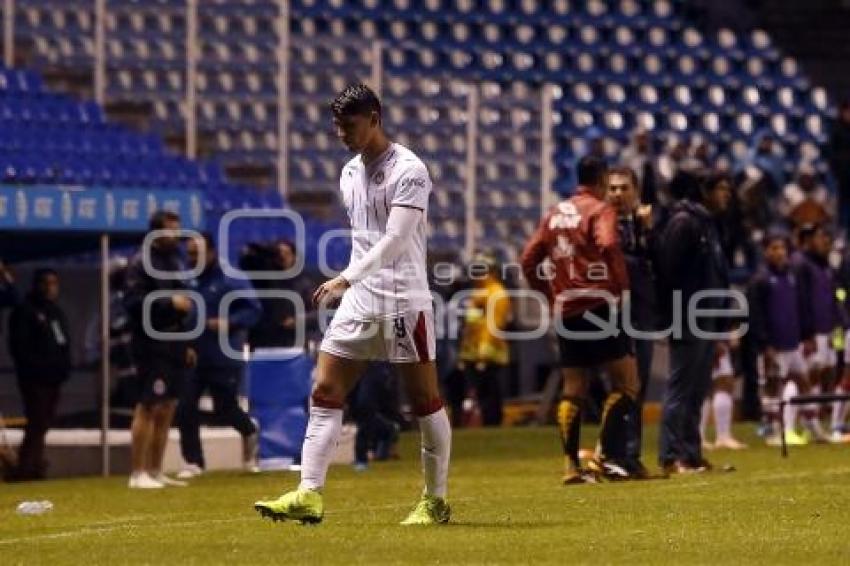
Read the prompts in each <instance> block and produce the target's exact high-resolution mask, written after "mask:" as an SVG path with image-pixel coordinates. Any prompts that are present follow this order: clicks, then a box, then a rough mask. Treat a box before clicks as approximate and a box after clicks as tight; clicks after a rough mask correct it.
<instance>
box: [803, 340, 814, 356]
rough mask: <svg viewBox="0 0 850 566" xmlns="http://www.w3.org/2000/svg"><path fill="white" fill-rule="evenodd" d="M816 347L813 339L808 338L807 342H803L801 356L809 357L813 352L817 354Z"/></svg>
mask: <svg viewBox="0 0 850 566" xmlns="http://www.w3.org/2000/svg"><path fill="white" fill-rule="evenodd" d="M817 350H818V346H817V343H816V342H815V339H814V338H809V339H808V340H804V341H803V356H805V357H807V358H808V357H809V356H811V355H812V354H814V353H815V352H817Z"/></svg>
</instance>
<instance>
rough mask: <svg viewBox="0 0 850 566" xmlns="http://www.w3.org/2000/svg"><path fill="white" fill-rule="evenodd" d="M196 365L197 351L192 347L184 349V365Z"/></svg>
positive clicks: (189, 366) (191, 366)
mask: <svg viewBox="0 0 850 566" xmlns="http://www.w3.org/2000/svg"><path fill="white" fill-rule="evenodd" d="M197 365H198V352H196V351H195V350H194V349H193V348H187V349H186V367H187V368H190V369H191V368H194V367H195V366H197Z"/></svg>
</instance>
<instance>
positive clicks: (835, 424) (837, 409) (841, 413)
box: [830, 385, 847, 430]
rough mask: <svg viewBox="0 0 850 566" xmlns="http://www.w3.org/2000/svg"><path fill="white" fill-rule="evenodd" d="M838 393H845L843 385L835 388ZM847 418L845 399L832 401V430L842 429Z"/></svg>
mask: <svg viewBox="0 0 850 566" xmlns="http://www.w3.org/2000/svg"><path fill="white" fill-rule="evenodd" d="M835 394H836V395H843V394H844V388H843V387H842V386H840V385H839V386H838V387H836V388H835ZM846 418H847V403H846V402H845V401H833V402H832V419H831V423H830V424H831V428H832V430H840V429H841V427H842V426H843V425H844V419H846Z"/></svg>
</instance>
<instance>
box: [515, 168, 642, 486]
mask: <svg viewBox="0 0 850 566" xmlns="http://www.w3.org/2000/svg"><path fill="white" fill-rule="evenodd" d="M577 172H578V183H579V186H578V188H577V190H576V192H575V194H574V195H573V196H572V197H570V198H569V199H567V200H565V201H563V202H561V203H559V204H558V205H556V206H555V207H554V208H553V209H552V210H551V211H550V212H549V213H548V214H547V215H546V216H545V217H544V218H543V220H542V222H541V223H540V226H539V227H538V229H537V231H536V232H535V233H534V235H533V236H532V238H531V240H530V241H529V242H528V244H527V245H526V247H525V250H524V251H523V254H522V269H523V273H524V274H525V277H526V279H527V280H528V282H529V285H530V286H531V288H532V289H534V290H536V291H539V292H541V293H543V294H544V295H545V296H546V297H547V298H548V300H549V302H550V304H551V305H553V306H554V310H555V313H556V316H555V319H556V328H557V330H558V344H559V348H560V354H561V356H560V362H561V367H562V373H563V378H564V382H563V383H564V385H563V396H562V400H561V402H560V404H559V406H558V425H559V427H560V433H561V440H562V443H563V447H564V454H565V456H566V458H565V473H564V480H563V481H564V484H574V483H586V482H593V481H596V478H597V476H599V475H603V476H606V477H608V478H610V479H629V478H635V477H643V476H645V475H646V472H645V468H644V467H643V465H642V464H641V463H640V461H639V460H636V459H634V458H629V457H628V456H627V453H626V443H627V426H628V419H629V418H630V417H631V418H634V417H633V416H632V415H633V414H634V413H633V406H634V403H635V399H636V397H637V394H638V390H639V383H638V378H637V367H636V364H635V359H634V356H633V353H632V343H631V339H630V338H629V337H628V336H627V335H626V334H625V332H624V331H623V328H622V320H621V318H620V312H619V311H620V310H621V305H620V303H621V300H622V298H623V293H625V292H626V291H627V290H628V288H629V279H628V273H627V271H626V263H625V259H624V257H623V252H622V250H621V248H620V245H619V241H618V235H617V212H616V211H615V210H614V208H612V207H611V206H610V205H609V204H607V203H606V202H605V201H604V200H603V199H604V193H605V189H604V177H605V172H606V165H605V163H604V162H603V161H601V160H600V159H597V158H595V157H592V156H588V157H585V158H583V159H582V160H581V161H580V162H579V164H578V171H577ZM586 315H589V316H586ZM594 367H601V368H603V369H604V370H605V371H606V372H607V374H608V375H609V377H610V378H611V382H612V389H611V393H610V394H609V396H608V398H607V399H606V400H605V407H604V410H603V415H602V429H601V431H600V439H599V440H600V449H601V450H600V453H599V454H598V456H597V457H596V458H594V459H592V460H591V462H590V464H589V466H588V468H589V470H588V471H583V470H582V469H581V467H580V465H579V457H578V452H579V436H580V427H581V404H582V399H583V398H584V397H585V395H586V393H587V386H588V376H587V369H589V368H594Z"/></svg>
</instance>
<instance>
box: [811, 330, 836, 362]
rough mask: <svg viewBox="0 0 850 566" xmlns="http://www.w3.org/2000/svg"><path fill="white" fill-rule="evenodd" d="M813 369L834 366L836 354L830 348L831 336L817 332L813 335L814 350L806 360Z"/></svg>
mask: <svg viewBox="0 0 850 566" xmlns="http://www.w3.org/2000/svg"><path fill="white" fill-rule="evenodd" d="M807 362H808V364H809V368H810V369H813V370H819V369H826V368H831V367H835V362H836V355H835V350H833V349H832V336H830V335H829V334H818V335H817V336H815V352H814V354H812V355H811V356H809V359H808V360H807Z"/></svg>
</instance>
